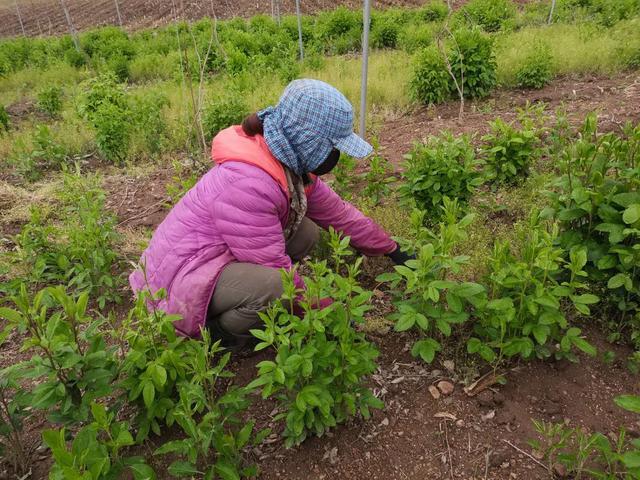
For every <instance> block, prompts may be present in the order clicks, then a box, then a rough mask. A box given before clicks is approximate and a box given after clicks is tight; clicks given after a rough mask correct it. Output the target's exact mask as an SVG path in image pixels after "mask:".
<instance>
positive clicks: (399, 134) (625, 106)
mask: <svg viewBox="0 0 640 480" xmlns="http://www.w3.org/2000/svg"><path fill="white" fill-rule="evenodd" d="M638 98H640V75H638V74H637V73H633V74H629V73H627V74H623V75H618V76H615V77H614V78H610V79H609V78H598V77H586V78H559V79H556V80H554V81H553V82H552V83H551V84H550V85H548V86H546V87H545V88H543V89H541V90H498V91H497V92H495V93H494V94H493V95H491V96H490V97H489V98H487V99H485V100H482V101H478V102H471V103H469V104H468V105H467V106H466V112H465V114H464V118H463V120H462V121H461V122H460V121H458V110H459V106H458V103H457V102H449V103H446V104H443V105H436V106H432V107H422V108H419V109H417V110H416V111H414V112H412V113H410V114H408V115H405V116H403V117H401V118H399V119H397V120H393V121H390V122H387V123H386V124H385V125H384V127H383V128H382V129H381V130H380V145H381V147H382V151H383V153H384V155H385V156H386V157H387V158H388V159H389V161H391V162H392V163H393V164H394V165H395V166H399V165H401V164H402V161H403V157H402V156H403V155H404V154H405V153H407V152H408V151H409V150H410V149H411V147H412V146H413V144H414V143H415V142H417V141H420V140H425V139H427V138H428V137H429V136H432V135H439V134H440V133H442V132H443V131H446V130H449V131H451V132H453V133H455V134H461V133H467V134H471V135H476V138H479V137H481V136H482V135H484V134H486V133H488V132H489V122H490V121H491V120H494V119H496V118H502V119H503V120H505V121H512V120H515V118H516V115H517V109H518V108H522V107H524V106H526V104H527V102H529V103H532V104H534V103H540V102H542V103H544V104H545V105H546V111H547V113H551V114H552V113H553V112H554V111H555V110H556V109H557V108H559V107H561V106H563V107H564V108H565V109H566V111H567V114H568V118H569V120H570V122H571V123H572V124H573V125H578V124H579V123H581V122H582V121H583V120H584V117H585V115H586V114H587V113H589V112H592V111H598V112H599V119H600V127H601V131H603V132H607V131H611V130H614V129H618V128H620V126H622V125H624V123H625V122H627V121H633V122H638V121H640V110H639V109H638Z"/></svg>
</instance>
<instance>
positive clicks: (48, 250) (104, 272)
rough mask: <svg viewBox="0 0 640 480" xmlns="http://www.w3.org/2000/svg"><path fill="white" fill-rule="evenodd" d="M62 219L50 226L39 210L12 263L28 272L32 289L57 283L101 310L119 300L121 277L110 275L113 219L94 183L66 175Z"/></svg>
mask: <svg viewBox="0 0 640 480" xmlns="http://www.w3.org/2000/svg"><path fill="white" fill-rule="evenodd" d="M64 182H65V189H67V191H66V192H65V193H64V194H63V195H64V196H66V198H64V196H63V203H64V204H65V206H64V207H63V209H62V211H63V213H62V215H61V217H62V219H61V222H60V223H59V224H54V223H53V222H51V219H49V218H46V217H45V216H44V215H43V212H42V211H41V210H39V209H37V208H33V209H32V211H31V219H30V221H29V223H27V224H26V225H25V226H24V227H23V229H22V231H21V232H20V234H18V235H17V236H16V240H15V241H16V245H17V247H18V248H17V253H16V256H15V262H16V263H18V264H19V265H21V266H22V268H23V269H26V274H25V276H24V278H23V280H24V282H25V283H27V284H30V285H42V284H52V283H55V284H61V283H64V284H66V285H67V287H68V288H70V289H73V290H74V291H76V292H79V293H80V292H89V293H90V294H91V295H93V296H95V297H96V301H97V303H98V305H99V306H100V307H101V308H102V307H104V305H105V304H106V302H107V301H119V299H120V297H119V294H118V287H119V283H120V281H121V278H119V277H118V276H116V275H114V273H113V268H114V267H115V266H116V265H117V263H118V254H117V253H116V251H115V244H116V241H117V240H118V235H117V233H116V231H115V224H116V221H115V217H114V216H113V215H112V214H109V213H106V212H105V211H104V202H105V194H104V192H103V191H102V190H101V189H100V188H99V187H98V186H97V185H96V183H97V179H95V178H89V179H86V180H85V179H82V178H81V177H76V176H74V175H65V177H64Z"/></svg>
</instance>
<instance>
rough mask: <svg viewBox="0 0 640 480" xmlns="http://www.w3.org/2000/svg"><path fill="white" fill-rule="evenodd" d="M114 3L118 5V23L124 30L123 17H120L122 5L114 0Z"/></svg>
mask: <svg viewBox="0 0 640 480" xmlns="http://www.w3.org/2000/svg"><path fill="white" fill-rule="evenodd" d="M113 3H115V4H116V13H117V14H118V23H119V24H120V27H121V28H122V17H121V16H120V5H119V4H118V0H113Z"/></svg>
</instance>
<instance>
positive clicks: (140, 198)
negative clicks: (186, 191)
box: [104, 169, 172, 228]
mask: <svg viewBox="0 0 640 480" xmlns="http://www.w3.org/2000/svg"><path fill="white" fill-rule="evenodd" d="M171 175H172V172H171V170H169V169H160V170H157V171H155V172H153V173H152V174H150V175H148V176H127V175H113V176H110V177H108V178H106V179H105V182H104V189H105V191H106V192H107V201H106V207H107V209H108V210H111V211H112V212H114V213H115V214H116V215H117V217H118V220H119V224H118V226H120V227H124V226H126V227H138V226H144V227H150V228H155V227H157V226H158V225H160V223H161V222H162V220H164V217H166V215H167V212H168V211H169V208H168V206H167V202H168V200H169V198H168V197H167V194H166V187H167V184H168V183H169V180H170V178H171Z"/></svg>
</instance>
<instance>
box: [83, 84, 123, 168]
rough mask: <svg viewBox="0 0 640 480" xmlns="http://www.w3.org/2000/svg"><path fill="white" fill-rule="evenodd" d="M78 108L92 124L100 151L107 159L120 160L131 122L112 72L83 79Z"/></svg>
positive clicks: (121, 91) (121, 159)
mask: <svg viewBox="0 0 640 480" xmlns="http://www.w3.org/2000/svg"><path fill="white" fill-rule="evenodd" d="M78 112H79V113H80V115H81V116H82V117H84V118H85V119H86V120H88V122H89V124H90V125H91V126H92V127H93V129H94V131H95V133H96V144H97V146H98V150H100V153H101V154H102V155H103V156H104V157H105V158H106V159H107V160H109V161H112V162H115V163H122V162H124V160H125V159H126V158H127V154H128V152H129V145H130V141H131V134H132V131H133V129H134V127H135V125H134V124H133V123H132V122H131V118H130V116H131V110H130V106H129V101H128V98H127V96H126V94H125V91H124V89H123V88H122V86H121V85H119V84H118V83H117V81H116V78H115V76H114V75H113V74H104V75H101V76H99V77H97V78H94V79H91V80H88V81H87V82H84V83H83V85H82V93H81V94H80V97H79V99H78Z"/></svg>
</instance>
